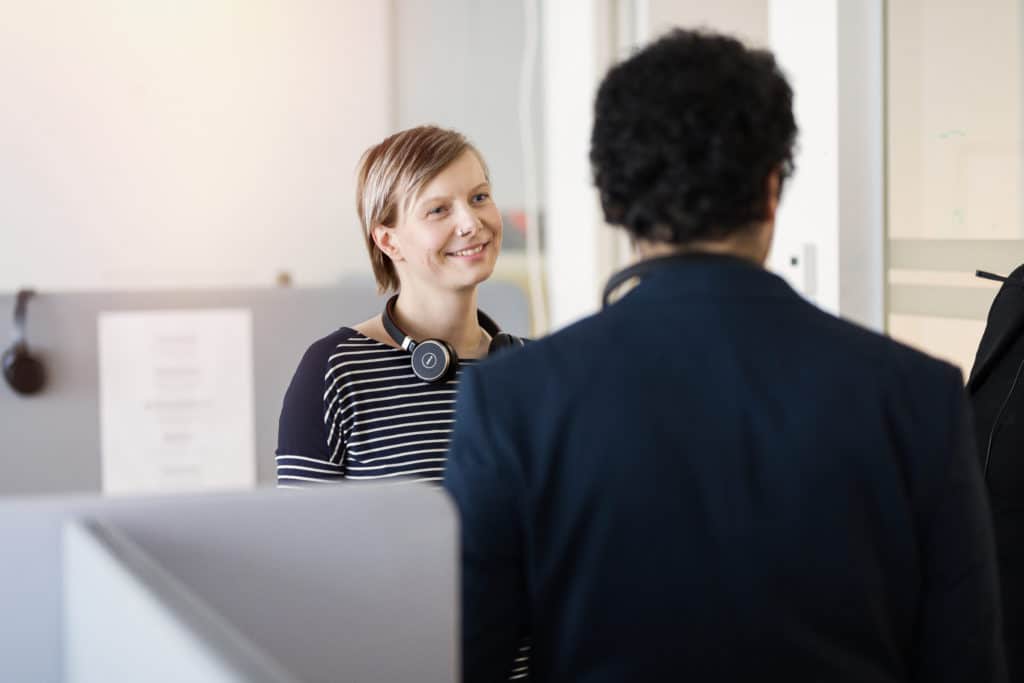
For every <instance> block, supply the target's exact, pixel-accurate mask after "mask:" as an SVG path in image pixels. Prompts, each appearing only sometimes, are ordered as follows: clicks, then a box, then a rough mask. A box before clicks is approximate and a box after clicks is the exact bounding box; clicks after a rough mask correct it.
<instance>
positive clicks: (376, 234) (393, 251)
mask: <svg viewBox="0 0 1024 683" xmlns="http://www.w3.org/2000/svg"><path fill="white" fill-rule="evenodd" d="M370 234H372V235H373V242H374V244H376V245H377V248H378V249H380V250H381V252H382V253H384V254H385V255H386V256H387V257H388V258H390V259H391V260H392V261H402V260H404V259H403V258H402V250H401V249H400V248H399V246H398V235H396V234H395V229H394V228H389V227H388V226H386V225H375V226H373V229H372V230H371V231H370Z"/></svg>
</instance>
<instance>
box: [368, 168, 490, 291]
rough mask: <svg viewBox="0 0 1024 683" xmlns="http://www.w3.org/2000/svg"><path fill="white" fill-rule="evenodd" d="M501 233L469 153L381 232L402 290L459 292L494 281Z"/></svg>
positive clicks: (487, 191) (482, 178)
mask: <svg viewBox="0 0 1024 683" xmlns="http://www.w3.org/2000/svg"><path fill="white" fill-rule="evenodd" d="M501 227H502V226H501V214H500V213H499V212H498V207H497V206H496V205H495V204H494V200H493V199H492V198H491V186H490V183H488V182H487V177H486V176H485V175H484V169H483V166H482V165H481V164H480V160H479V159H478V158H477V156H476V154H474V153H473V152H472V151H471V150H466V151H465V152H463V154H462V155H461V156H459V157H458V158H457V159H455V161H453V162H452V163H451V164H449V165H448V166H447V167H445V168H444V169H443V170H442V171H441V172H440V173H439V174H437V176H435V177H434V178H433V179H432V180H431V181H430V182H428V183H427V184H426V185H424V186H423V188H422V189H421V190H420V192H419V194H418V195H416V197H414V198H413V200H412V201H411V202H410V203H409V204H408V205H407V206H404V207H403V209H402V212H401V214H400V216H399V220H398V223H397V225H396V226H395V227H394V228H383V229H382V230H383V231H386V234H385V233H381V237H382V238H383V241H384V242H385V243H387V246H389V247H390V250H389V249H387V248H385V249H384V252H385V253H386V254H388V255H389V256H391V258H392V260H393V261H394V262H395V268H396V270H397V271H398V277H399V280H401V283H402V288H403V289H406V288H407V287H410V286H413V287H415V286H425V287H429V288H435V289H436V288H440V289H446V290H459V289H466V288H470V287H475V286H476V285H478V284H479V283H481V282H483V281H484V280H486V279H487V278H488V277H490V275H491V272H492V271H493V270H494V264H495V261H496V260H497V258H498V252H499V251H500V249H501ZM378 245H381V239H378ZM382 248H383V247H382Z"/></svg>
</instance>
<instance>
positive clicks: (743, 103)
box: [590, 29, 797, 244]
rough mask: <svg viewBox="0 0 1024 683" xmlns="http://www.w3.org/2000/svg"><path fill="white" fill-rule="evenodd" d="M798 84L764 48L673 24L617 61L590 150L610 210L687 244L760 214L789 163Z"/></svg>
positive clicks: (651, 236)
mask: <svg viewBox="0 0 1024 683" xmlns="http://www.w3.org/2000/svg"><path fill="white" fill-rule="evenodd" d="M792 105H793V91H792V90H791V89H790V87H789V84H788V83H787V82H786V78H785V77H784V76H783V75H782V72H781V71H780V70H779V67H778V65H777V64H776V63H775V58H774V57H773V56H772V55H771V53H770V52H767V51H764V50H754V49H748V48H747V47H744V45H743V44H742V43H740V42H739V41H737V40H735V39H733V38H730V37H727V36H723V35H718V34H714V33H710V32H706V31H689V30H681V29H676V30H673V31H671V32H669V33H668V34H666V35H665V36H663V37H662V38H660V39H659V40H657V41H656V42H654V43H652V44H651V45H649V46H647V47H646V48H644V49H643V50H641V51H640V52H638V53H637V54H635V55H634V56H632V57H631V58H629V59H627V60H626V61H624V62H622V63H620V64H618V65H616V66H615V67H613V68H612V69H611V70H610V71H609V72H608V74H607V76H605V79H604V81H603V82H602V83H601V87H600V89H599V90H598V93H597V101H596V104H595V111H594V130H593V135H592V136H591V140H590V162H591V165H592V168H593V173H594V182H595V184H596V185H597V189H598V191H599V192H600V195H601V205H602V207H603V208H604V215H605V220H607V221H608V222H609V223H611V224H614V225H621V226H623V227H625V228H626V229H627V230H628V231H629V232H630V233H631V234H632V235H633V236H634V237H635V238H641V239H646V240H654V241H661V242H672V243H676V244H686V243H688V242H692V241H696V240H708V239H721V238H724V237H727V236H729V235H731V234H733V233H736V232H739V231H741V230H744V229H746V228H747V227H748V226H750V225H752V224H754V223H756V222H758V221H760V220H763V218H764V212H765V208H766V206H767V200H768V196H767V194H768V182H767V179H768V176H769V174H770V173H771V172H772V171H773V170H775V169H779V175H780V190H781V184H782V181H783V180H785V178H786V177H788V176H789V175H790V174H791V173H792V171H793V148H794V145H795V143H796V135H797V128H796V121H795V120H794V118H793V106H792Z"/></svg>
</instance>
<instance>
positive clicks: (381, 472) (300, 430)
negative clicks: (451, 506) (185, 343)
mask: <svg viewBox="0 0 1024 683" xmlns="http://www.w3.org/2000/svg"><path fill="white" fill-rule="evenodd" d="M475 362H476V361H475V360H473V359H467V360H462V361H461V363H460V367H459V369H458V370H457V373H456V375H455V377H454V378H453V379H450V380H448V381H447V382H442V383H438V384H428V383H426V382H424V381H422V380H420V379H419V378H417V377H416V376H415V375H414V374H413V372H412V366H411V365H410V356H409V354H408V353H407V352H405V351H403V350H402V349H396V348H394V347H391V346H388V345H386V344H382V343H381V342H379V341H376V340H374V339H370V338H369V337H366V336H364V335H363V334H360V333H359V332H356V331H355V330H353V329H350V328H347V327H343V328H341V329H340V330H338V331H337V332H335V333H334V334H331V335H329V336H327V337H325V338H323V339H321V340H320V341H318V342H316V343H315V344H313V345H312V346H311V347H310V348H309V350H308V351H307V352H306V354H305V356H303V358H302V361H301V362H300V363H299V367H298V369H297V370H296V372H295V376H294V377H293V378H292V383H291V385H290V386H289V387H288V392H287V393H286V394H285V399H284V405H283V407H282V410H281V421H280V424H279V429H278V448H277V483H278V485H279V486H281V487H302V486H311V485H314V486H315V485H317V484H320V483H323V482H330V481H337V480H339V479H351V480H371V479H392V478H396V477H401V478H406V479H411V480H416V481H433V482H439V481H441V477H442V475H443V473H444V459H445V453H446V452H447V450H448V443H449V441H450V439H451V433H452V427H453V425H454V423H455V390H456V387H457V386H458V380H459V377H460V376H461V374H462V372H464V371H465V369H466V368H467V367H469V366H472V365H473V364H474V363H475Z"/></svg>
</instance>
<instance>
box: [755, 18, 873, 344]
mask: <svg viewBox="0 0 1024 683" xmlns="http://www.w3.org/2000/svg"><path fill="white" fill-rule="evenodd" d="M769 33H770V47H771V49H772V51H773V52H774V53H775V56H776V58H777V59H778V61H779V64H780V65H781V67H782V69H783V71H784V72H785V73H786V75H787V77H788V78H789V81H790V84H791V85H792V86H793V90H794V109H795V114H796V119H797V125H798V126H799V128H800V138H799V144H798V154H797V156H796V167H797V170H796V174H795V176H794V177H793V178H791V179H790V181H789V183H788V184H787V186H786V188H785V190H784V193H783V199H782V204H781V206H780V208H779V215H778V224H777V226H776V237H775V247H774V248H773V250H772V254H771V256H770V258H769V266H770V267H771V268H772V269H773V270H775V271H777V272H779V273H780V274H782V275H783V276H784V277H786V278H787V279H788V280H789V281H790V282H791V283H792V284H793V286H794V287H795V288H796V289H798V290H799V291H801V292H802V293H803V294H804V295H805V296H807V297H808V298H809V299H810V300H811V301H814V302H815V303H816V304H817V305H819V306H821V307H822V308H823V309H825V310H827V311H830V312H832V313H836V314H839V315H842V316H844V317H847V318H849V319H851V320H854V321H856V322H859V323H861V324H863V325H866V326H869V327H872V328H874V329H877V330H881V329H882V328H883V285H884V280H883V278H884V258H883V253H884V252H883V241H884V240H883V238H884V224H883V211H882V205H883V204H882V201H883V200H882V198H883V170H884V167H883V153H882V152H883V144H884V139H883V129H882V101H883V100H882V98H883V91H882V88H883V79H882V4H881V0H862V1H858V2H841V1H840V0H769Z"/></svg>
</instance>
